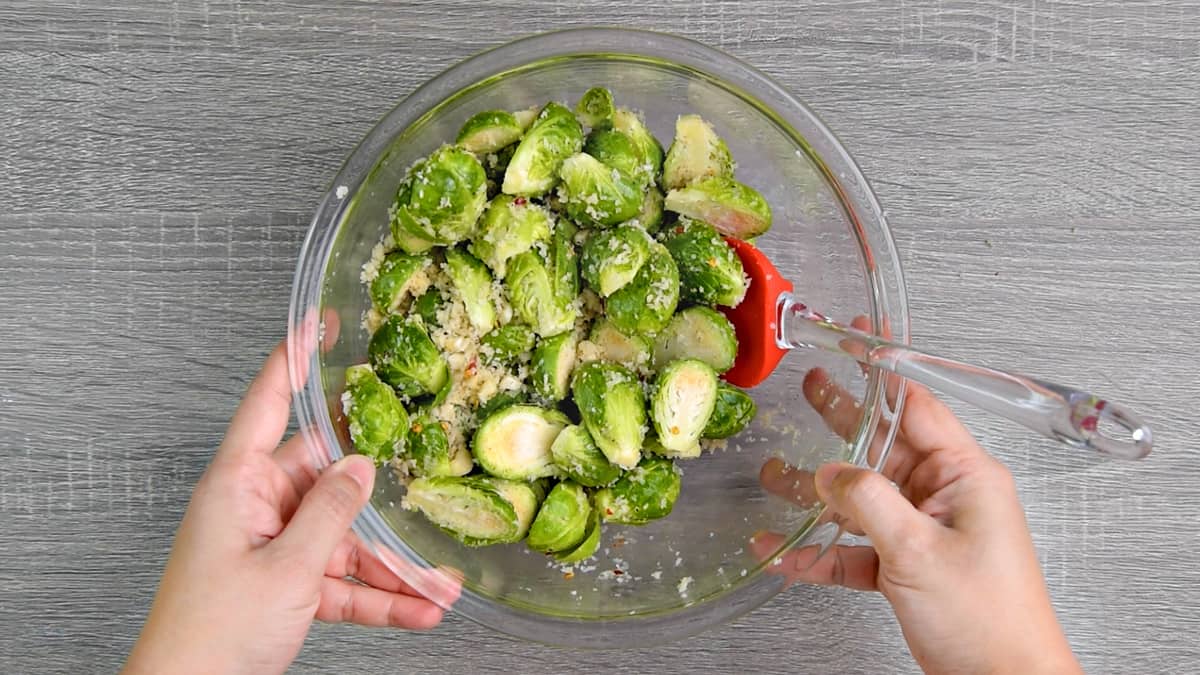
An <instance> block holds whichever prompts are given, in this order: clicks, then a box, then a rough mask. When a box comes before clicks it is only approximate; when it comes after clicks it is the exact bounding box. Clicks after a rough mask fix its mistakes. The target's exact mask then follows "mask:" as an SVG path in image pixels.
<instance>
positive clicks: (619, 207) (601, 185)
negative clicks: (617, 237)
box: [559, 152, 642, 227]
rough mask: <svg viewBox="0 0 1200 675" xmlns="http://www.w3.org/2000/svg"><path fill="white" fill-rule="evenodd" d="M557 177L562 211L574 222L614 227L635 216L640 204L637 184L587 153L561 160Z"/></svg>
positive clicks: (640, 194)
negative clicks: (560, 183)
mask: <svg viewBox="0 0 1200 675" xmlns="http://www.w3.org/2000/svg"><path fill="white" fill-rule="evenodd" d="M559 175H560V176H562V196H563V205H564V208H565V209H566V212H567V215H568V216H569V217H570V218H571V219H572V220H575V221H576V222H579V223H588V224H592V225H596V226H598V227H606V226H609V225H616V224H617V223H620V222H622V221H626V220H629V219H630V218H632V217H634V216H635V215H637V212H638V209H639V208H640V207H641V205H642V192H641V190H639V189H638V184H637V181H635V180H634V179H633V178H631V177H629V176H628V175H627V174H624V173H622V172H621V171H619V170H617V169H614V168H612V167H610V166H606V165H604V164H602V163H600V160H598V159H596V158H595V157H592V156H591V155H589V154H587V153H583V152H579V153H576V154H574V155H571V156H570V157H568V158H567V159H566V160H564V161H563V163H562V168H561V169H560V170H559Z"/></svg>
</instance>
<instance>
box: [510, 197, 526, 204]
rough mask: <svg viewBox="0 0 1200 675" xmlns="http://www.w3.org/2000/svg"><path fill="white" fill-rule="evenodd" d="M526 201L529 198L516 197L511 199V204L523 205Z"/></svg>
mask: <svg viewBox="0 0 1200 675" xmlns="http://www.w3.org/2000/svg"><path fill="white" fill-rule="evenodd" d="M528 201H529V200H528V199H525V198H524V197H517V198H516V199H514V200H513V204H516V205H517V206H525V203H526V202H528Z"/></svg>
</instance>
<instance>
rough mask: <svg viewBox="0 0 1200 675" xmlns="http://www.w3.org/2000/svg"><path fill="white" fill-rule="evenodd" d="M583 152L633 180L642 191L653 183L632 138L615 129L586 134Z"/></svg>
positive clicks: (647, 167)
mask: <svg viewBox="0 0 1200 675" xmlns="http://www.w3.org/2000/svg"><path fill="white" fill-rule="evenodd" d="M583 151H584V152H585V153H587V154H589V155H591V156H592V157H595V158H596V159H597V160H598V161H599V162H600V163H601V164H604V165H605V166H608V167H612V168H614V169H616V170H618V171H620V172H621V173H623V174H625V175H626V176H629V177H631V178H633V179H634V180H636V181H637V183H638V187H640V188H642V189H645V188H646V186H647V185H649V184H650V183H652V182H654V174H653V173H652V169H651V167H650V165H649V163H647V162H646V158H645V157H643V156H642V151H641V148H639V147H638V145H637V144H636V143H634V142H633V139H632V138H630V137H629V136H626V135H625V134H623V133H621V132H619V131H617V130H615V129H597V130H596V131H593V132H592V133H590V134H588V137H587V140H586V141H585V142H584V144H583Z"/></svg>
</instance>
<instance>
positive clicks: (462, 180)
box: [391, 145, 487, 253]
mask: <svg viewBox="0 0 1200 675" xmlns="http://www.w3.org/2000/svg"><path fill="white" fill-rule="evenodd" d="M486 205H487V175H486V174H485V173H484V171H483V166H482V165H481V164H480V163H479V160H478V159H476V158H475V155H473V154H471V153H470V152H467V151H466V150H464V149H463V148H460V147H457V146H453V145H444V146H442V147H441V148H439V149H437V150H435V151H434V152H433V154H431V155H429V157H428V158H426V159H424V160H422V161H420V162H418V163H417V164H415V165H414V166H413V167H412V169H410V170H409V172H408V175H407V176H406V177H405V178H404V181H403V182H402V183H400V189H399V191H398V192H397V193H396V202H395V203H394V204H393V205H392V223H391V225H392V233H393V234H394V235H395V238H396V241H397V243H398V244H400V245H401V246H402V247H403V248H404V249H405V250H406V251H409V252H410V253H412V252H414V251H413V250H412V249H413V248H420V247H421V246H423V245H424V244H412V243H409V244H407V245H405V243H404V241H405V240H406V238H407V239H409V240H416V241H418V242H432V243H433V244H440V245H449V244H453V243H455V242H458V241H462V240H463V239H468V238H470V237H471V236H472V235H473V234H474V233H475V222H476V221H477V220H479V215H480V214H481V213H483V209H484V206H486Z"/></svg>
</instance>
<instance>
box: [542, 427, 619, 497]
mask: <svg viewBox="0 0 1200 675" xmlns="http://www.w3.org/2000/svg"><path fill="white" fill-rule="evenodd" d="M550 456H551V457H552V458H553V459H554V463H555V464H556V465H558V468H559V469H561V470H562V471H563V473H565V474H566V475H567V476H568V477H569V478H570V479H571V480H573V481H575V482H576V483H579V484H580V485H583V486H584V487H604V486H605V485H611V484H612V482H613V481H615V480H616V479H618V478H620V477H621V469H620V467H617V466H614V465H613V463H612V462H610V461H608V458H607V457H605V456H604V453H603V452H600V448H597V447H596V443H595V441H593V440H592V435H591V434H589V433H588V430H587V429H585V428H583V427H581V426H576V425H574V424H572V425H570V426H567V427H564V428H563V430H562V431H560V432H558V437H557V438H555V439H554V443H552V444H551V445H550Z"/></svg>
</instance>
